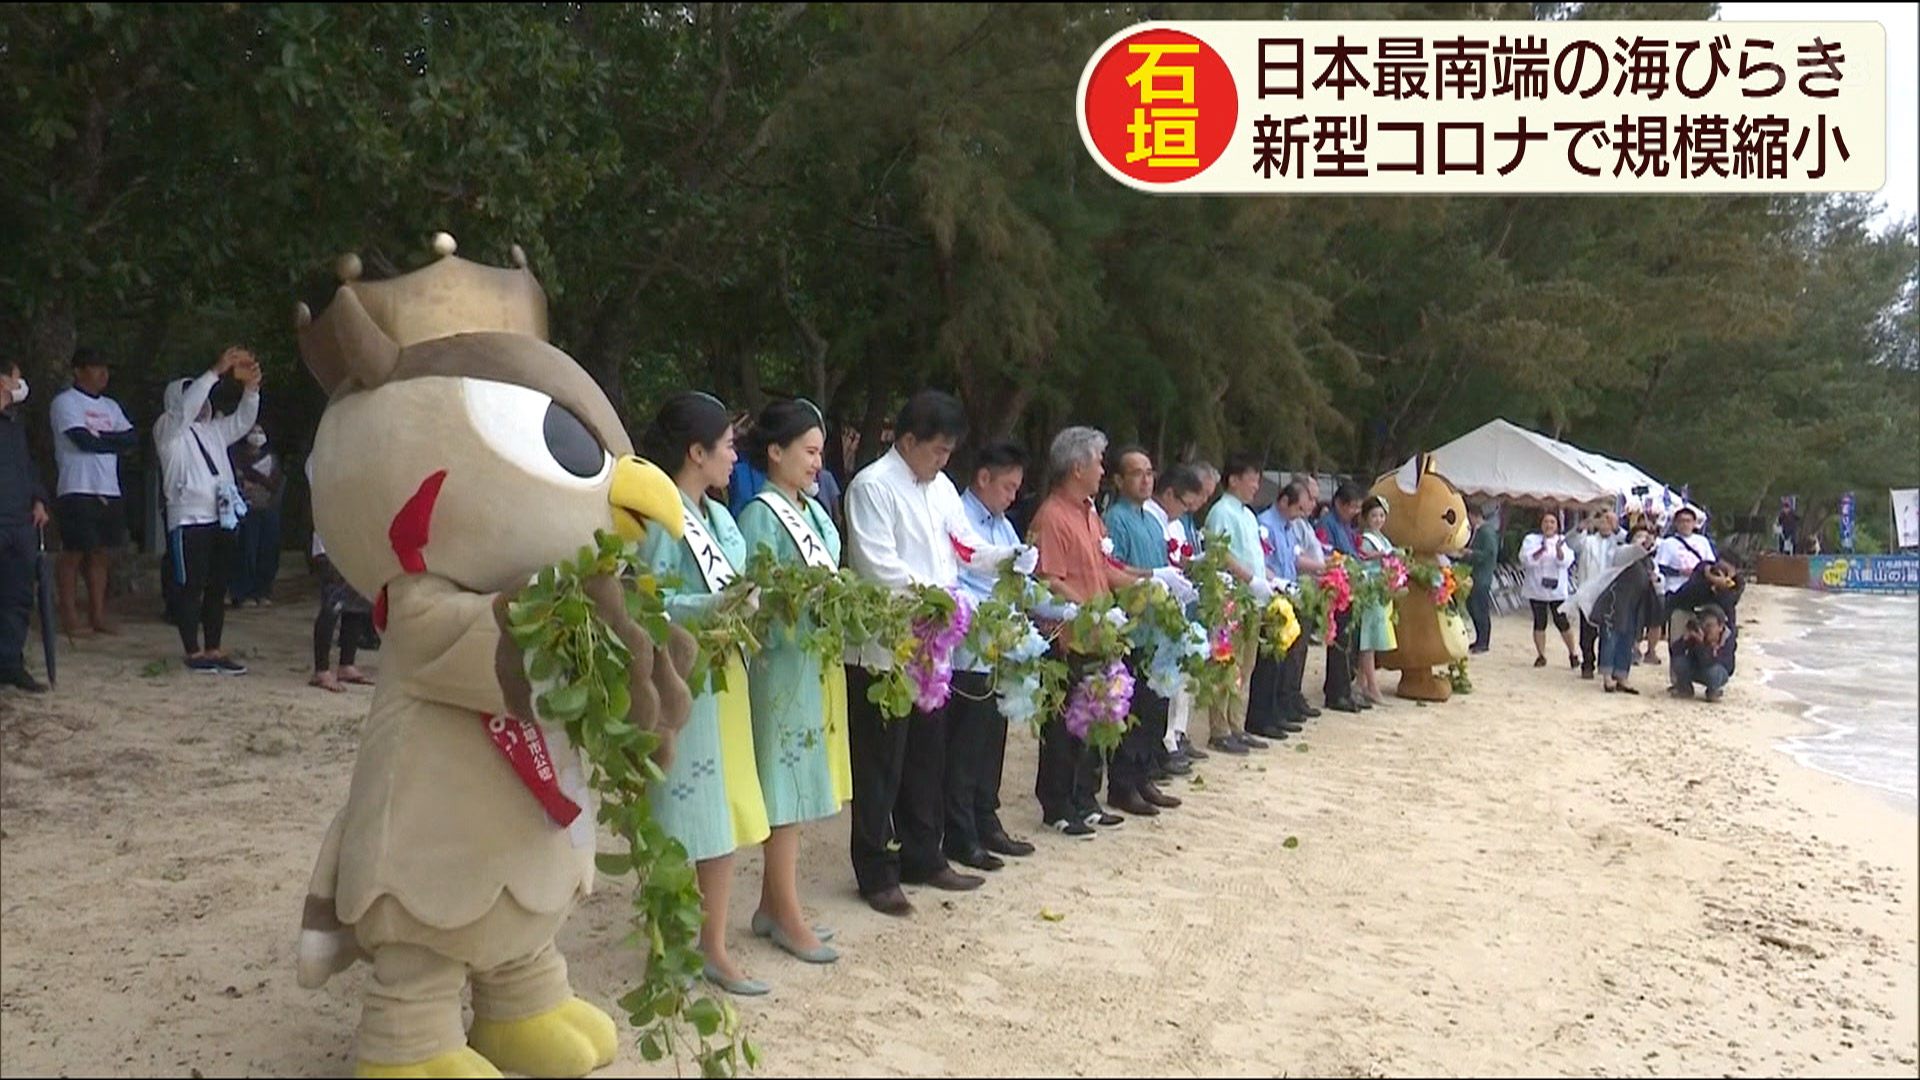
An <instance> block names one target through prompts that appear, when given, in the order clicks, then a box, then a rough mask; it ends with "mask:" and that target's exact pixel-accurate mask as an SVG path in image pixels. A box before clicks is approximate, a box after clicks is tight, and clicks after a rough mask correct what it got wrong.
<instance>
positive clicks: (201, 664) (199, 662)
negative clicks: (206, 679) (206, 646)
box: [187, 656, 220, 675]
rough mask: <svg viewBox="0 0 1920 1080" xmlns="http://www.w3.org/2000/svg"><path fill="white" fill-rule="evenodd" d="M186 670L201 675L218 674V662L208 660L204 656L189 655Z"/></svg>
mask: <svg viewBox="0 0 1920 1080" xmlns="http://www.w3.org/2000/svg"><path fill="white" fill-rule="evenodd" d="M187 670H188V671H192V672H196V673H198V674H201V675H218V674H220V662H219V661H218V660H209V659H207V658H206V657H204V656H189V657H187Z"/></svg>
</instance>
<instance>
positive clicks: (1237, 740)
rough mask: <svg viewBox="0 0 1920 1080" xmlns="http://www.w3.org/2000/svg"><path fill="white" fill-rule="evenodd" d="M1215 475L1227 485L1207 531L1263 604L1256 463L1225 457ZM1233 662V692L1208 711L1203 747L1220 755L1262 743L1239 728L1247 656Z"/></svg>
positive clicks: (1266, 590)
mask: <svg viewBox="0 0 1920 1080" xmlns="http://www.w3.org/2000/svg"><path fill="white" fill-rule="evenodd" d="M1220 478H1221V480H1223V481H1224V482H1225V483H1226V487H1227V490H1226V492H1225V493H1223V494H1222V495H1221V496H1220V500H1219V501H1218V502H1216V503H1214V504H1213V509H1212V510H1209V511H1207V532H1209V533H1223V534H1225V536H1226V538H1227V551H1228V564H1229V565H1230V566H1231V568H1232V570H1233V576H1234V577H1236V578H1239V579H1240V580H1241V581H1244V582H1248V583H1250V584H1251V585H1252V586H1253V589H1254V599H1255V600H1257V601H1259V602H1260V603H1262V604H1264V603H1266V601H1267V600H1268V599H1269V598H1270V597H1271V596H1272V593H1273V587H1272V586H1271V585H1270V584H1268V582H1267V562H1266V555H1265V553H1264V552H1262V551H1261V550H1260V523H1259V522H1257V521H1255V520H1254V517H1253V511H1252V510H1249V509H1247V500H1248V499H1251V498H1253V497H1254V495H1255V494H1257V493H1258V492H1259V490H1260V468H1259V466H1257V465H1255V464H1254V463H1253V459H1251V458H1248V457H1241V456H1235V457H1230V458H1228V459H1227V467H1226V468H1224V469H1222V470H1221V473H1220ZM1235 664H1236V666H1237V667H1238V668H1239V674H1240V681H1239V685H1238V686H1237V687H1236V689H1235V692H1234V694H1233V696H1232V697H1231V698H1229V699H1228V700H1227V701H1226V702H1225V703H1224V704H1221V705H1217V706H1215V707H1214V708H1212V709H1210V710H1208V716H1207V726H1208V734H1207V747H1208V749H1211V750H1218V751H1220V752H1221V753H1223V754H1233V755H1244V754H1246V752H1247V751H1248V750H1249V749H1255V750H1259V749H1265V748H1266V747H1267V745H1268V744H1267V742H1266V740H1264V739H1262V738H1260V737H1259V736H1257V735H1249V734H1247V733H1246V731H1245V727H1244V725H1245V724H1246V721H1247V716H1248V712H1247V709H1248V703H1249V700H1250V694H1251V692H1252V682H1253V667H1254V665H1253V663H1252V660H1251V659H1250V658H1249V657H1246V656H1240V657H1236V658H1235Z"/></svg>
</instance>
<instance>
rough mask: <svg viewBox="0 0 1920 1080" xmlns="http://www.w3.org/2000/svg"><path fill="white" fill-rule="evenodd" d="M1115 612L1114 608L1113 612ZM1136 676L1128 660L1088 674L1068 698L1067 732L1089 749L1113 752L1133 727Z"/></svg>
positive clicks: (1109, 664) (1064, 719) (1116, 662)
mask: <svg viewBox="0 0 1920 1080" xmlns="http://www.w3.org/2000/svg"><path fill="white" fill-rule="evenodd" d="M1109 610H1114V609H1109ZM1132 711H1133V676H1132V675H1131V674H1129V673H1128V672H1127V665H1126V663H1125V661H1122V660H1120V659H1119V658H1117V657H1116V658H1114V659H1112V660H1109V661H1107V665H1106V667H1105V669H1103V670H1101V671H1099V672H1096V673H1093V674H1090V675H1087V676H1086V677H1085V678H1083V679H1081V680H1080V682H1079V683H1078V684H1076V685H1075V686H1074V688H1073V692H1072V693H1071V694H1069V695H1068V696H1067V711H1066V714H1065V716H1064V717H1063V718H1062V722H1064V723H1065V724H1066V725H1067V733H1068V734H1069V735H1072V736H1073V737H1074V738H1076V739H1084V740H1085V741H1086V743H1087V745H1088V746H1091V747H1094V748H1096V749H1098V750H1101V751H1103V752H1107V753H1111V752H1112V751H1113V750H1115V749H1117V748H1119V746H1120V740H1121V738H1122V736H1124V735H1125V734H1126V730H1127V728H1128V727H1129V726H1130V725H1131V724H1132V721H1133V717H1132V715H1131V714H1132Z"/></svg>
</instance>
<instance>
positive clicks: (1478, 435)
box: [1432, 420, 1707, 522]
mask: <svg viewBox="0 0 1920 1080" xmlns="http://www.w3.org/2000/svg"><path fill="white" fill-rule="evenodd" d="M1432 456H1433V459H1434V471H1435V472H1438V473H1439V474H1440V475H1442V476H1444V477H1446V478H1447V479H1448V480H1450V481H1452V482H1453V486H1454V487H1457V488H1459V489H1460V492H1461V494H1463V495H1466V496H1468V497H1469V498H1472V497H1475V496H1478V497H1482V498H1485V497H1492V498H1497V499H1511V500H1516V501H1522V502H1534V503H1541V504H1544V505H1548V506H1557V507H1588V508H1599V507H1606V506H1612V507H1616V508H1624V509H1626V510H1630V511H1631V510H1639V511H1642V512H1644V513H1646V514H1649V515H1650V516H1652V517H1653V518H1655V519H1656V520H1659V521H1661V522H1664V521H1666V520H1667V519H1668V518H1669V517H1671V516H1672V515H1673V514H1674V513H1675V512H1676V511H1678V510H1679V509H1681V508H1682V507H1683V506H1684V507H1686V508H1687V509H1690V510H1692V511H1693V512H1694V513H1695V514H1696V515H1698V517H1699V519H1700V520H1701V521H1702V522H1704V521H1706V519H1707V514H1706V511H1704V510H1702V509H1700V508H1699V507H1698V506H1695V505H1693V504H1692V503H1689V502H1685V501H1684V500H1682V499H1681V498H1680V493H1679V492H1677V491H1674V490H1673V489H1672V488H1670V487H1668V486H1667V485H1665V484H1663V483H1661V482H1660V481H1658V480H1655V479H1654V478H1653V477H1651V476H1648V475H1647V474H1646V473H1645V472H1642V471H1641V470H1640V469H1638V468H1636V467H1635V466H1633V465H1630V464H1628V463H1627V462H1624V461H1617V460H1615V459H1613V458H1610V457H1607V456H1605V455H1603V454H1595V453H1592V452H1590V451H1586V450H1582V449H1580V448H1579V447H1577V446H1574V445H1572V444H1570V443H1564V442H1561V441H1560V440H1558V439H1550V438H1548V437H1547V436H1545V435H1542V434H1540V433H1539V432H1537V431H1529V430H1527V429H1526V428H1523V427H1520V426H1519V425H1517V424H1510V423H1508V422H1507V421H1505V420H1489V421H1488V422H1487V423H1485V424H1482V425H1481V426H1480V427H1478V428H1476V429H1474V430H1473V431H1470V432H1468V433H1467V434H1465V435H1462V436H1460V437H1459V438H1457V439H1455V440H1453V441H1452V442H1450V443H1448V444H1446V445H1445V446H1442V447H1440V448H1439V449H1438V450H1435V451H1434V452H1433V455H1432Z"/></svg>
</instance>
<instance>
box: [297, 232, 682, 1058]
mask: <svg viewBox="0 0 1920 1080" xmlns="http://www.w3.org/2000/svg"><path fill="white" fill-rule="evenodd" d="M434 248H435V250H436V251H437V252H438V254H439V256H440V258H439V260H438V261H436V262H434V263H432V264H430V265H428V266H427V267H425V268H423V269H421V270H418V271H415V272H413V273H410V274H407V275H404V276H402V277H398V278H393V279H390V280H386V281H375V282H366V281H361V280H360V269H361V268H360V262H359V260H358V259H357V258H355V257H353V256H348V257H346V258H345V259H342V260H341V263H340V276H341V279H342V285H341V287H340V289H339V290H338V292H336V293H335V296H334V299H333V301H332V302H331V303H329V304H328V305H327V308H326V310H325V311H324V312H322V313H321V314H320V315H319V316H318V317H314V316H312V315H311V314H310V313H309V312H308V311H307V309H306V307H305V306H304V305H302V306H301V308H300V309H299V311H298V313H297V321H298V326H299V339H300V353H301V357H302V359H304V360H305V361H306V364H307V367H308V368H309V370H311V371H312V372H313V374H314V376H315V377H316V378H317V379H318V380H319V381H320V385H321V386H322V387H323V388H325V390H326V391H327V392H328V394H329V395H330V400H329V402H328V405H327V410H326V412H325V413H324V414H323V415H322V417H321V420H320V428H319V432H318V433H317V434H316V436H315V439H314V448H313V505H314V526H315V528H316V530H317V531H318V532H319V533H320V535H321V536H322V537H323V538H324V539H325V542H326V545H327V555H328V557H329V558H330V559H332V560H333V563H334V565H335V567H336V568H338V569H339V571H340V573H341V574H342V575H343V576H344V577H345V578H346V579H347V581H348V582H350V583H352V585H353V586H354V587H355V588H356V589H359V590H360V591H361V592H362V593H363V594H365V595H367V596H374V597H378V600H377V602H376V605H375V619H376V621H378V622H379V623H381V627H382V633H383V641H382V644H383V648H382V650H381V653H380V656H381V671H380V685H379V687H378V689H376V690H375V692H374V697H373V706H372V711H371V713H370V714H369V715H368V717H367V721H366V724H365V727H364V729H363V734H362V736H361V742H360V751H359V757H358V759H357V760H356V761H355V764H354V772H353V783H352V787H351V789H350V791H349V792H348V794H347V801H346V805H345V807H344V808H342V809H341V811H340V812H339V813H338V814H337V815H336V816H335V818H334V820H333V823H332V826H331V827H330V828H329V829H328V831H327V837H326V841H325V843H324V844H323V845H322V847H321V852H320V859H319V862H318V864H317V865H316V866H315V868H314V872H313V878H312V881H311V883H310V885H309V888H308V897H307V902H306V912H305V915H304V916H303V918H302V923H301V933H300V940H299V950H298V975H299V980H300V983H301V984H302V985H303V986H309V987H312V986H319V985H321V984H322V983H324V982H325V981H326V979H327V978H328V977H329V976H331V975H332V974H334V973H335V972H337V971H340V970H342V969H344V968H345V967H347V966H350V965H351V964H353V963H354V962H356V961H357V960H359V959H361V958H365V959H367V960H369V961H370V962H371V964H372V967H373V973H372V978H371V979H370V980H369V982H368V986H367V991H366V997H365V1001H364V1005H363V1009H362V1013H361V1019H360V1030H359V1035H358V1046H357V1055H356V1056H357V1059H358V1066H357V1071H358V1074H359V1075H361V1076H420V1077H437V1076H498V1075H500V1071H501V1070H507V1071H511V1072H520V1073H529V1074H532V1075H535V1076H584V1075H586V1074H587V1073H589V1072H591V1071H593V1070H594V1069H597V1068H600V1067H602V1066H604V1065H606V1064H608V1063H609V1062H611V1061H612V1060H613V1056H614V1049H615V1042H616V1038H617V1036H616V1029H615V1026H614V1023H613V1021H612V1019H610V1018H609V1017H608V1016H607V1014H606V1013H604V1012H601V1011H600V1010H599V1009H597V1008H594V1007H593V1006H592V1005H589V1004H587V1003H586V1002H585V1001H582V1000H580V999H579V998H578V997H576V996H575V994H574V992H573V988H572V986H571V985H570V984H569V982H568V980H567V966H566V961H565V960H564V959H563V958H562V957H561V956H560V954H559V952H558V951H557V950H556V949H555V948H554V945H553V939H554V935H555V933H556V932H557V931H558V930H559V929H560V927H561V925H562V924H563V923H565V921H566V919H567V916H568V914H569V913H570V912H571V911H572V910H573V907H574V905H575V904H576V903H577V902H578V901H579V900H580V898H581V897H583V896H585V895H586V893H587V891H588V890H589V889H590V888H591V887H592V885H593V877H594V863H593V857H594V807H593V805H592V800H591V799H590V797H589V793H588V790H587V787H586V783H585V776H586V769H585V763H584V762H583V761H582V759H581V757H580V755H579V753H578V751H577V750H576V749H575V748H574V747H573V746H571V745H570V744H569V743H568V741H567V737H566V733H565V731H564V730H563V729H562V728H561V727H560V726H558V725H549V724H546V723H543V722H542V721H543V718H542V717H540V716H538V715H536V712H535V710H534V707H533V699H534V697H535V696H536V695H535V694H534V692H533V688H532V687H531V685H530V684H529V682H528V679H527V674H526V662H525V658H524V657H523V656H522V654H521V652H520V650H519V649H518V647H517V646H516V645H515V644H514V642H513V639H512V637H511V636H510V635H508V634H507V633H506V632H505V612H506V608H507V604H508V602H509V601H511V600H512V598H513V596H514V595H515V594H516V593H517V592H519V590H521V589H523V588H525V587H526V585H527V584H528V582H529V581H530V580H531V578H532V577H533V576H534V575H535V574H537V573H538V572H539V571H540V570H542V569H543V568H545V567H547V566H550V565H552V564H554V563H556V562H559V561H560V560H562V559H567V558H571V557H572V556H574V555H575V554H577V553H578V552H579V551H580V549H581V548H582V547H584V546H586V545H588V544H590V543H591V542H592V540H593V535H594V533H595V531H596V530H617V531H619V532H620V533H622V534H623V535H626V536H628V537H629V538H638V537H640V536H643V535H644V534H645V530H646V529H647V528H648V527H649V522H651V523H653V524H652V526H651V527H657V528H665V529H666V530H667V531H668V532H669V533H670V534H672V535H675V536H677V535H679V530H680V523H681V513H680V498H679V494H678V492H676V491H675V489H674V487H673V484H672V482H671V481H669V480H668V479H667V477H666V476H665V474H663V473H661V472H660V470H659V469H656V468H654V467H653V466H652V465H650V464H648V463H646V462H644V461H642V460H640V459H639V458H637V457H634V456H633V445H632V442H631V440H630V439H629V438H628V436H627V433H626V431H625V430H624V429H623V428H622V427H621V424H620V420H619V417H618V416H617V414H615V412H614V410H613V406H612V405H611V404H610V403H609V402H608V401H607V398H606V396H605V395H604V394H603V393H601V391H600V388H599V386H597V385H596V384H595V383H594V381H593V379H592V378H591V377H589V376H588V375H587V373H586V372H585V371H583V370H581V368H580V366H579V365H578V364H576V363H574V362H573V360H572V358H570V357H568V356H567V354H565V353H563V352H561V351H560V350H559V349H556V348H554V347H553V346H552V345H550V344H548V343H547V341H546V325H547V308H546V297H545V294H544V293H543V292H542V291H541V289H540V286H539V284H538V283H537V282H536V281H535V280H534V278H533V275H532V274H531V273H530V272H528V270H527V268H526V260H525V256H524V255H523V254H522V253H521V252H520V250H519V249H518V248H515V249H514V251H513V256H514V262H515V264H516V266H515V268H514V269H500V268H495V267H488V266H481V265H478V264H476V263H470V262H467V261H465V260H463V259H459V258H456V257H454V243H453V238H452V237H450V236H447V235H446V234H444V233H442V234H440V235H439V236H437V237H435V238H434ZM588 591H589V594H590V595H591V596H592V597H593V599H594V606H595V608H596V609H597V611H598V614H599V616H600V618H601V619H602V620H603V621H604V622H605V623H606V624H607V625H608V626H609V627H610V628H611V629H612V630H613V631H614V632H615V633H617V634H619V635H620V637H621V639H622V640H623V641H624V642H625V643H626V645H627V647H628V648H629V649H630V650H631V652H632V653H633V667H632V669H631V671H630V672H629V689H630V691H631V700H632V707H631V710H630V712H629V716H628V719H629V720H630V721H631V722H632V723H633V724H635V725H636V726H639V727H642V728H645V729H648V730H653V731H657V732H659V733H660V735H661V736H662V740H661V750H660V755H661V757H662V759H663V760H664V759H665V757H667V756H668V755H670V754H671V750H672V740H673V735H674V733H675V732H677V731H678V730H679V728H680V727H681V726H682V725H684V724H685V723H686V720H687V713H688V710H689V708H690V706H691V698H690V696H689V694H688V692H687V687H686V682H685V678H686V673H687V669H688V667H689V666H690V665H691V663H692V660H693V651H694V650H693V647H692V645H693V643H692V640H691V639H690V638H688V637H687V636H686V635H685V633H684V632H683V631H675V634H676V635H677V636H676V637H675V639H674V640H673V642H672V646H673V647H672V648H670V649H668V650H667V651H666V652H665V653H664V654H660V653H657V652H656V650H655V648H654V645H653V642H652V640H651V639H650V638H649V637H648V635H647V634H646V632H645V630H643V629H642V628H641V627H639V626H637V625H635V624H634V623H633V622H632V621H631V620H629V619H628V618H627V615H626V612H625V609H624V605H623V603H622V596H621V588H620V585H619V583H617V582H614V581H611V580H597V581H594V582H590V583H589V589H588ZM469 985H470V986H471V992H472V999H473V1012H474V1017H475V1020H474V1026H473V1032H472V1036H471V1046H469V1037H468V1034H467V1032H465V1031H464V1030H463V1028H462V1023H461V1000H462V994H463V993H464V992H466V991H467V990H468V989H469Z"/></svg>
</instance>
